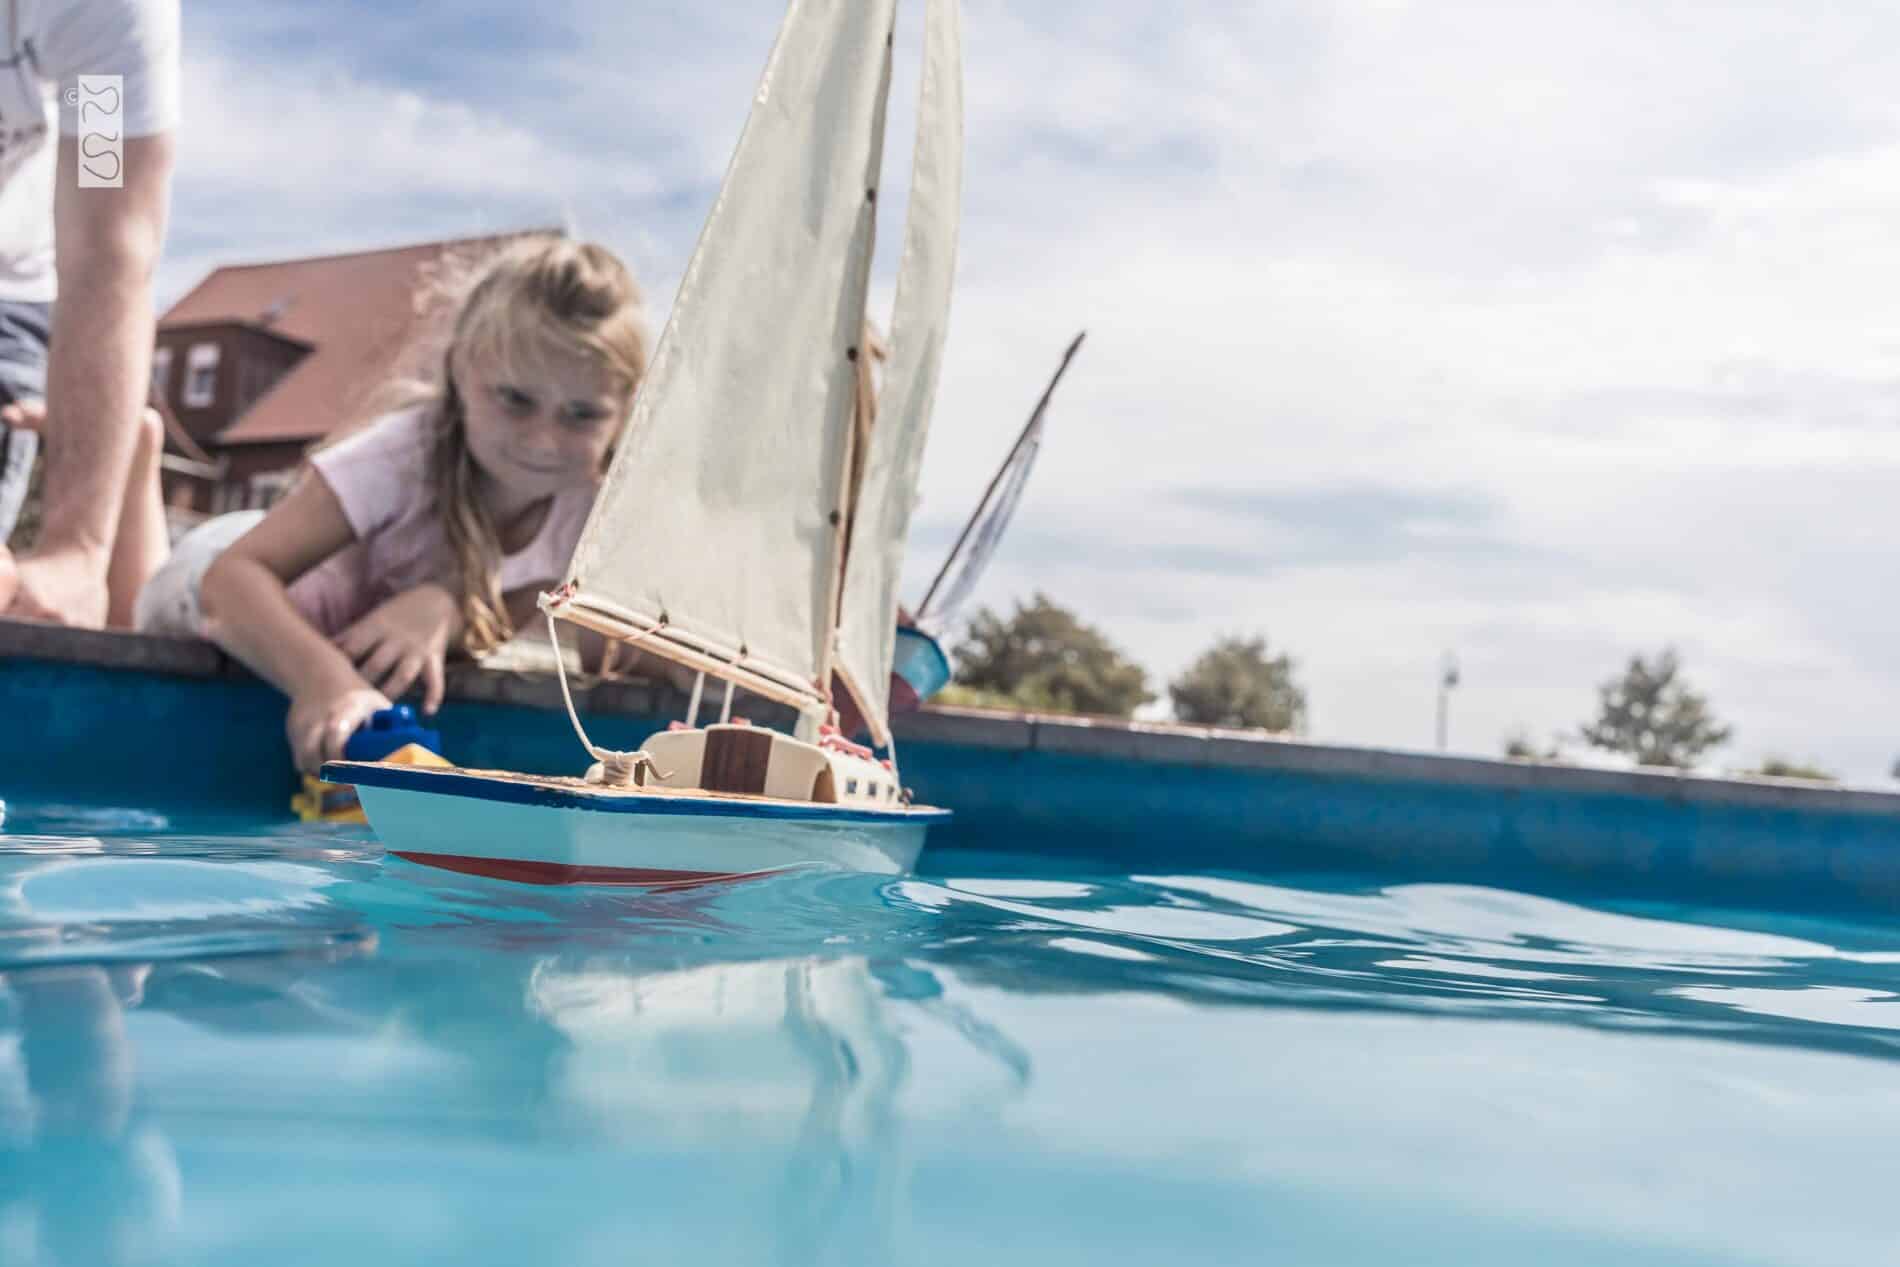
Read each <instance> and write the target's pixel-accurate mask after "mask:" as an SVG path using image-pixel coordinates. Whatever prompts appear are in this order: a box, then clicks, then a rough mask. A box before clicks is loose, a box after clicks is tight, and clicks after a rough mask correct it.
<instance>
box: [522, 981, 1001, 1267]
mask: <svg viewBox="0 0 1900 1267" xmlns="http://www.w3.org/2000/svg"><path fill="white" fill-rule="evenodd" d="M528 995H529V1003H530V1006H531V1007H532V1008H533V1009H535V1010H536V1011H538V1012H539V1013H540V1014H541V1015H542V1016H544V1017H545V1018H546V1019H547V1021H548V1023H549V1024H551V1025H553V1026H554V1027H556V1028H557V1029H558V1030H559V1031H560V1033H561V1034H562V1035H563V1037H564V1038H565V1039H566V1040H567V1046H566V1049H565V1050H564V1052H563V1053H562V1055H561V1056H560V1057H559V1059H558V1066H557V1068H556V1069H555V1070H554V1071H553V1076H552V1077H551V1079H550V1085H549V1093H550V1096H551V1099H552V1100H553V1102H554V1103H555V1104H556V1105H558V1106H559V1111H560V1112H562V1113H571V1114H574V1115H576V1116H577V1117H578V1118H579V1119H582V1120H585V1121H588V1122H590V1123H591V1124H592V1125H593V1127H594V1128H595V1129H597V1130H602V1131H606V1132H610V1133H612V1134H614V1135H616V1136H618V1137H620V1138H622V1139H635V1138H638V1139H643V1140H645V1141H646V1142H647V1143H648V1145H649V1146H651V1147H654V1148H657V1149H660V1150H664V1151H669V1152H678V1153H682V1154H694V1153H701V1152H717V1153H726V1152H743V1153H744V1154H746V1163H745V1166H744V1169H745V1170H747V1171H751V1172H753V1173H754V1174H756V1175H757V1177H758V1178H759V1179H760V1180H762V1181H763V1182H764V1184H765V1185H766V1186H767V1187H768V1188H769V1187H775V1188H776V1200H775V1201H774V1202H773V1205H775V1207H776V1208H775V1209H772V1210H770V1211H769V1212H768V1211H765V1210H760V1211H759V1215H760V1216H761V1217H762V1218H766V1217H769V1219H770V1222H771V1225H772V1227H773V1229H774V1232H775V1240H776V1245H775V1252H776V1253H777V1254H778V1255H779V1256H780V1257H782V1258H783V1259H784V1260H785V1261H792V1262H803V1261H815V1260H818V1259H820V1258H823V1259H824V1260H826V1261H838V1262H890V1261H893V1260H894V1258H895V1257H896V1256H897V1253H898V1249H899V1246H900V1245H901V1243H902V1241H903V1235H902V1229H903V1225H904V1223H905V1211H904V1209H903V1201H904V1197H905V1193H906V1192H907V1191H908V1188H909V1178H910V1175H909V1159H908V1157H907V1154H906V1149H905V1146H904V1139H903V1130H902V1123H903V1120H904V1114H903V1113H902V1111H901V1109H900V1104H899V1100H900V1095H901V1094H902V1092H903V1091H904V1089H905V1085H906V1081H907V1079H908V1077H909V1074H910V1071H911V1063H912V1062H911V1054H910V1051H909V1048H908V1047H907V1045H906V1042H905V1038H904V1029H905V1026H904V1024H903V1022H902V1021H900V1019H899V1010H900V1009H905V1010H908V1009H910V1008H921V1009H924V1010H925V1011H926V1012H937V1013H939V1014H952V1015H950V1017H949V1019H950V1020H951V1023H952V1026H953V1028H956V1029H958V1030H961V1031H963V1032H964V1033H966V1034H968V1033H975V1034H980V1035H984V1037H983V1039H982V1040H981V1041H982V1042H983V1043H984V1044H985V1045H986V1046H988V1047H989V1048H990V1049H991V1050H990V1052H989V1054H990V1056H992V1057H993V1058H995V1059H996V1060H998V1061H1000V1062H1001V1064H1002V1065H1003V1066H1004V1067H1005V1069H1006V1070H1007V1071H1008V1073H1009V1081H1011V1082H1013V1083H1015V1084H1017V1085H1020V1084H1021V1082H1022V1080H1023V1079H1024V1078H1026V1076H1027V1061H1026V1058H1024V1057H1023V1056H1022V1055H1021V1054H1020V1053H1017V1052H1015V1051H1013V1050H1011V1049H1010V1048H1009V1047H1008V1044H1007V1043H1006V1042H1003V1041H1002V1040H1000V1039H997V1038H995V1037H994V1036H993V1035H989V1034H988V1032H987V1031H986V1030H985V1029H984V1028H983V1027H982V1026H980V1025H972V1024H969V1023H967V1022H966V1021H964V1020H963V1019H962V1018H960V1017H959V1016H956V1015H954V1012H955V1009H954V1008H953V1007H952V1006H951V1005H949V1004H947V1003H946V1002H945V1001H944V1000H943V999H942V997H941V992H940V990H939V989H938V987H937V982H936V980H935V978H934V977H932V976H931V975H930V974H929V973H927V972H924V971H921V970H918V969H915V968H911V967H909V966H907V965H904V964H902V963H880V964H874V963H873V962H872V961H870V960H868V959H865V958H858V957H850V958H838V959H820V958H793V959H780V960H766V961H758V962H745V963H725V964H709V965H703V966H698V967H691V968H684V969H679V970H673V971H652V970H643V969H636V968H633V967H632V966H630V965H616V964H614V963H612V962H607V961H601V960H592V961H586V962H578V963H576V962H565V961H562V960H558V959H556V960H545V961H543V962H542V963H540V964H539V965H537V967H536V968H535V970H534V972H533V975H532V977H531V980H530V983H529V991H528ZM722 1169H723V1167H722ZM729 1174H730V1172H729ZM730 1177H732V1178H737V1177H738V1176H737V1175H736V1174H730ZM759 1195H760V1196H763V1195H765V1194H764V1193H760V1194H759ZM734 1196H735V1205H736V1204H738V1202H739V1199H740V1198H741V1194H740V1193H738V1192H735V1193H734Z"/></svg>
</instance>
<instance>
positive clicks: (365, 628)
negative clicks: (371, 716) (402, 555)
mask: <svg viewBox="0 0 1900 1267" xmlns="http://www.w3.org/2000/svg"><path fill="white" fill-rule="evenodd" d="M460 626H461V612H460V610H459V609H458V608H457V606H456V602H455V596H454V595H452V594H450V593H449V592H448V591H447V590H445V589H443V588H442V587H441V586H440V585H418V586H416V588H414V589H412V590H407V591H405V592H403V593H401V594H398V595H396V597H394V598H392V599H390V600H389V601H388V602H386V603H384V604H383V605H382V606H381V607H378V608H377V609H376V610H375V611H372V612H371V613H370V614H369V615H367V616H365V617H363V619H361V620H359V621H357V622H356V623H355V624H354V625H351V626H350V627H349V628H348V629H345V630H344V631H343V632H342V633H341V634H340V635H338V637H337V640H336V645H337V646H338V647H339V648H341V649H342V651H343V654H344V655H346V656H348V657H349V658H350V659H351V661H353V662H354V663H355V665H356V671H357V672H358V673H360V674H362V675H363V680H364V681H366V682H369V683H371V684H373V685H374V686H376V687H377V688H379V689H380V690H381V691H382V692H383V694H385V695H387V696H388V697H389V698H391V699H396V698H397V697H399V696H400V695H402V693H403V692H404V691H407V690H408V689H409V688H410V687H412V686H414V685H415V684H416V681H417V679H421V681H422V711H423V712H424V713H433V712H435V710H436V709H438V708H440V707H442V662H443V660H444V659H445V658H446V657H447V655H448V649H449V639H450V638H452V637H454V636H455V634H456V632H457V630H458V629H459V628H460Z"/></svg>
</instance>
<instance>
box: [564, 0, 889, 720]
mask: <svg viewBox="0 0 1900 1267" xmlns="http://www.w3.org/2000/svg"><path fill="white" fill-rule="evenodd" d="M894 5H895V0H791V5H790V8H789V10H788V12H787V13H786V16H785V21H784V24H783V25H782V26H781V27H780V29H779V36H778V41H777V43H776V44H775V45H774V47H773V49H772V55H771V58H770V60H769V61H768V62H767V63H766V67H765V74H764V76H763V78H762V79H761V80H760V83H759V90H758V93H757V96H756V97H755V98H754V101H753V105H752V112H751V114H750V116H749V117H748V118H747V120H746V125H745V131H744V132H743V133H742V134H741V136H740V138H739V144H738V147H737V149H736V150H735V151H734V153H733V157H732V164H731V166H730V167H729V168H728V169H727V172H726V179H725V184H724V185H723V186H722V187H721V189H720V192H719V197H718V199H717V201H716V202H715V203H714V204H713V209H712V213H711V215H710V216H709V217H708V218H707V221H706V225H705V228H704V229H703V230H702V231H701V233H700V238H699V244H698V246H697V247H696V248H695V249H694V252H693V258H692V261H691V263H689V264H688V265H687V269H686V276H685V279H684V280H683V281H682V282H681V283H680V289H679V295H678V297H677V298H676V299H675V300H674V303H673V311H672V314H671V317H670V318H669V320H668V322H667V327H666V331H665V333H664V334H663V335H662V336H661V338H660V346H659V350H658V352H657V353H656V354H655V356H654V359H653V365H652V367H651V369H650V370H649V372H648V374H647V378H646V382H645V383H644V384H643V385H642V386H641V389H640V393H639V397H638V399H637V400H636V402H635V405H634V409H633V416H632V418H631V420H630V421H629V422H628V425H627V431H626V435H625V437H624V438H623V439H622V441H621V444H620V448H619V451H618V453H616V455H615V457H614V462H613V467H612V469H611V470H610V471H609V472H608V475H607V480H606V483H605V485H604V486H603V487H602V489H601V493H600V497H599V499H598V500H597V501H596V503H595V505H594V510H593V514H592V515H591V516H590V517H589V518H588V521H587V527H586V529H585V530H584V531H583V533H582V535H581V540H580V544H579V546H578V547H577V548H576V550H575V553H574V561H573V564H572V567H571V569H570V572H569V578H570V584H569V586H568V587H566V588H565V590H564V592H563V593H562V595H561V596H560V598H559V601H558V602H557V603H556V605H555V608H554V610H555V612H556V614H558V615H561V616H564V617H566V618H568V619H570V620H574V621H576V622H578V623H581V624H585V625H588V626H590V627H592V628H595V629H599V630H601V631H602V632H605V633H608V634H611V635H614V636H618V637H621V638H624V639H627V640H630V641H637V642H638V644H639V645H640V646H641V647H642V648H643V649H647V650H652V651H655V652H657V653H658V654H661V655H665V656H668V657H669V658H672V659H675V660H680V661H682V662H684V663H687V664H690V665H694V666H696V667H699V668H703V669H710V670H711V671H713V672H715V673H718V674H719V675H721V676H724V677H728V678H731V679H732V680H735V681H738V682H740V683H741V684H742V685H746V686H748V687H750V688H752V689H754V690H759V691H761V692H762V693H764V694H767V695H769V696H771V697H773V698H777V699H780V700H783V701H784V702H787V703H791V704H794V705H797V706H802V707H807V708H814V709H815V708H816V707H818V706H819V705H820V703H821V702H823V701H828V700H829V698H830V691H829V685H830V683H829V676H830V664H831V646H830V641H831V638H832V628H833V616H834V609H833V606H832V604H833V603H834V602H835V601H836V589H835V582H836V571H837V561H838V554H839V551H840V548H841V546H842V534H841V532H840V530H839V528H838V524H839V522H840V519H839V516H841V514H842V511H843V506H842V504H841V498H842V497H843V496H844V495H845V494H844V490H843V483H844V478H845V463H846V456H847V453H848V448H847V446H848V444H849V433H850V426H851V411H852V401H853V391H854V390H855V387H854V385H855V374H856V367H855V366H854V365H853V364H852V362H851V359H850V358H851V357H853V356H855V355H856V348H857V344H858V341H859V339H860V331H861V328H862V324H863V319H864V293H865V286H866V282H867V280H868V276H869V269H870V258H871V244H872V234H873V229H874V222H875V210H876V194H875V189H876V185H877V176H878V170H879V166H880V163H881V158H882V154H883V145H884V108H885V99H886V97H887V95H888V93H889V89H890V38H891V27H892V19H893V13H894Z"/></svg>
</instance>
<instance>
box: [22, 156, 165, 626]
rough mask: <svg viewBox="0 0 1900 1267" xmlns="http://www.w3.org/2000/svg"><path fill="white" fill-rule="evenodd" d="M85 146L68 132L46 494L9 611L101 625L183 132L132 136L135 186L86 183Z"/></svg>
mask: <svg viewBox="0 0 1900 1267" xmlns="http://www.w3.org/2000/svg"><path fill="white" fill-rule="evenodd" d="M78 161H79V158H78V150H77V146H76V142H75V140H74V138H72V137H61V138H60V140H59V158H58V169H59V175H58V179H57V180H56V181H55V182H54V190H53V218H54V222H55V226H56V232H55V234H54V242H55V249H56V253H57V260H56V266H57V270H58V274H59V290H60V293H61V294H63V295H64V296H65V299H64V300H63V301H62V302H61V303H60V304H59V305H58V307H57V308H56V309H55V310H54V313H53V337H52V346H51V349H50V351H51V355H50V357H49V360H48V364H47V407H48V420H47V428H46V441H47V448H46V498H45V512H44V520H43V522H42V524H41V527H40V537H39V541H38V542H37V543H36V544H35V545H34V548H33V552H32V553H31V554H30V555H27V556H25V557H23V558H21V559H20V560H19V561H18V562H19V576H18V580H17V584H16V590H15V593H14V596H13V604H12V606H11V607H10V608H9V609H8V610H9V612H10V613H11V614H13V615H16V616H28V617H34V618H38V619H46V620H56V621H60V622H62V623H65V624H70V625H81V626H92V627H95V628H96V627H98V626H100V625H103V624H104V623H105V621H106V617H107V616H108V615H109V613H110V611H111V601H110V593H109V590H108V589H107V574H108V572H109V571H110V568H111V561H112V547H113V542H114V540H115V539H116V538H117V536H118V526H119V522H118V521H119V512H120V510H121V509H122V506H123V498H124V495H125V485H126V473H127V471H128V470H129V469H130V468H131V465H132V455H133V452H134V450H136V449H137V447H138V434H137V431H138V418H139V415H140V413H141V412H142V410H143V408H144V402H145V397H146V395H147V393H148V392H149V391H150V388H151V380H150V372H151V355H152V326H153V321H152V272H153V269H154V268H155V267H156V264H157V260H158V252H159V246H160V243H161V242H162V241H163V239H164V224H165V206H166V202H167V201H168V199H169V195H170V189H171V165H172V138H171V136H170V135H169V134H167V133H161V134H159V135H156V136H142V137H132V138H130V139H128V140H127V141H126V142H125V161H124V163H123V165H122V167H123V172H124V176H123V180H124V184H123V186H122V187H120V188H115V189H106V190H101V189H81V188H79V181H78Z"/></svg>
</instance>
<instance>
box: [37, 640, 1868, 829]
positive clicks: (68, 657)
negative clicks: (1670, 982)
mask: <svg viewBox="0 0 1900 1267" xmlns="http://www.w3.org/2000/svg"><path fill="white" fill-rule="evenodd" d="M5 660H40V661H48V662H54V663H64V664H75V665H84V666H87V667H90V668H95V669H107V670H111V669H123V670H132V671H137V672H143V673H157V674H163V675H168V676H174V677H184V678H220V677H222V678H234V679H238V680H245V681H254V680H255V678H254V677H253V675H252V674H251V672H250V671H249V670H248V669H246V668H245V667H244V666H242V665H241V664H238V663H237V662H236V661H234V660H232V659H231V658H230V657H229V656H227V655H225V654H224V653H223V652H222V651H220V650H219V649H218V648H217V647H216V646H214V645H213V644H211V643H209V642H205V641H202V640H200V639H196V638H182V637H175V636H171V635H160V634H136V633H125V632H120V631H102V630H80V629H64V628H60V627H58V626H54V625H44V624H37V623H33V622H27V621H13V620H0V661H5ZM447 697H448V699H449V700H450V701H459V702H470V703H482V704H500V705H509V706H514V707H520V708H529V709H536V710H545V711H550V712H559V711H561V709H562V704H561V695H560V688H559V686H558V684H557V683H556V682H555V680H554V678H553V676H552V675H551V674H545V673H528V672H521V671H517V670H509V669H503V670H491V669H484V668H481V667H478V666H474V665H462V666H457V667H455V668H453V669H451V671H450V673H449V678H448V690H447ZM575 704H576V706H577V707H578V708H579V709H581V710H582V711H583V712H584V713H586V714H588V715H594V714H605V715H619V716H628V717H641V718H650V717H654V716H668V715H679V714H683V713H684V711H685V708H686V697H685V695H684V693H682V692H680V691H678V690H676V689H674V688H673V687H672V686H671V685H670V684H667V683H664V682H655V681H648V680H640V679H631V680H622V681H608V682H593V683H586V684H578V685H577V686H576V687H575ZM739 707H740V710H741V711H743V712H744V713H745V714H746V715H749V716H753V717H755V718H756V719H758V720H761V721H771V722H778V721H783V720H785V719H784V718H781V717H779V716H777V714H778V713H780V712H783V711H784V710H782V709H779V708H778V707H777V706H776V705H773V704H770V703H767V702H765V701H761V700H757V699H747V700H746V701H745V703H744V704H742V705H740V706H739ZM788 716H789V715H788ZM893 729H894V731H895V733H896V736H897V740H898V744H899V747H900V749H901V748H902V747H903V746H904V745H906V744H911V743H930V744H943V745H950V746H954V747H959V748H969V749H978V750H986V751H991V752H996V753H1012V752H1020V753H1027V752H1037V753H1051V754H1062V755H1065V756H1072V757H1082V758H1089V757H1097V758H1104V759H1109V760H1115V761H1122V762H1133V763H1136V764H1140V765H1171V766H1189V767H1198V768H1203V769H1230V770H1236V771H1246V770H1273V771H1280V772H1284V773H1289V774H1309V775H1320V776H1335V777H1338V776H1345V777H1349V778H1358V779H1368V778H1370V779H1379V780H1401V781H1412V780H1419V781H1425V782H1430V783H1446V782H1451V783H1457V784H1460V785H1463V786H1465V787H1471V788H1491V789H1497V790H1500V791H1527V790H1537V789H1544V790H1559V789H1562V790H1570V791H1577V792H1592V793H1609V794H1622V795H1628V796H1637V797H1644V798H1662V799H1664V800H1668V801H1671V802H1675V803H1678V804H1685V805H1686V804H1707V805H1727V806H1738V807H1741V806H1748V807H1757V808H1763V809H1790V810H1800V809H1806V810H1810V811H1812V810H1833V811H1848V812H1854V813H1863V814H1866V813H1871V814H1879V815H1891V816H1893V817H1895V818H1896V819H1900V793H1897V792H1890V791H1885V790H1882V789H1877V788H1867V787H1854V786H1843V785H1839V784H1824V783H1817V782H1814V781H1810V780H1802V779H1773V778H1753V777H1737V776H1721V775H1710V774H1701V773H1695V772H1690V771H1663V770H1619V769H1606V768H1602V767H1596V766H1580V765H1569V764H1565V763H1561V762H1550V761H1520V760H1512V759H1506V758H1489V757H1475V756H1465V755H1451V754H1441V753H1435V752H1421V751H1413V750H1407V749H1398V748H1374V747H1362V746H1355V745H1348V744H1335V743H1316V742H1313V741H1310V740H1304V739H1299V738H1295V737H1292V736H1289V735H1284V734H1275V733H1270V732H1265V731H1242V730H1227V729H1222V728H1218V727H1205V726H1188V725H1181V724H1178V723H1168V722H1139V721H1124V720H1121V719H1117V718H1101V717H1078V716H1071V715H1065V714H1038V713H1027V712H1024V713H1002V712H994V711H989V710H980V709H966V708H954V707H931V708H927V709H924V710H923V711H921V712H917V713H911V714H905V715H901V716H899V717H897V718H895V719H894V720H893Z"/></svg>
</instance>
